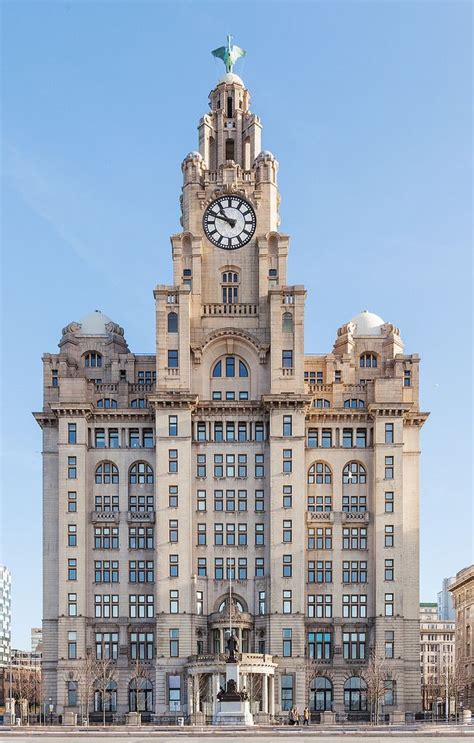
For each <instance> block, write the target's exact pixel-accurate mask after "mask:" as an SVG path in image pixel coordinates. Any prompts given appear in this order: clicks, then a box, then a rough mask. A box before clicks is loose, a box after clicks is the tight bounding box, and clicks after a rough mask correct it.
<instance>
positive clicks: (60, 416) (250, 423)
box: [35, 72, 427, 720]
mask: <svg viewBox="0 0 474 743" xmlns="http://www.w3.org/2000/svg"><path fill="white" fill-rule="evenodd" d="M209 103H210V110H209V111H208V113H206V114H205V115H204V116H203V118H202V119H201V121H200V123H199V151H195V152H194V151H193V152H191V153H190V154H189V155H188V156H187V157H186V158H185V159H184V161H183V164H182V172H183V187H182V193H181V197H180V212H181V215H180V226H179V230H178V231H177V232H176V234H174V235H172V236H171V246H172V260H173V284H172V285H171V286H165V285H162V284H158V285H157V286H156V287H155V289H154V296H155V301H156V314H155V321H156V355H149V356H146V355H143V354H134V353H132V352H131V351H130V350H129V348H128V345H127V342H126V340H125V337H124V331H123V329H122V328H121V327H119V326H118V325H116V324H115V323H114V322H113V321H111V320H110V319H109V318H108V317H106V316H105V315H104V314H102V313H101V312H97V311H96V312H93V313H92V314H90V315H87V316H86V317H85V318H83V319H82V320H81V321H80V322H71V323H70V324H69V325H67V326H66V327H65V328H64V330H63V332H62V337H61V340H60V342H59V353H55V354H49V353H47V354H45V355H44V357H43V362H44V406H43V411H42V412H41V413H36V414H35V415H36V419H37V421H38V423H39V424H40V426H41V428H42V430H43V440H44V444H43V452H44V453H43V467H44V484H43V505H44V518H43V533H44V557H43V560H44V618H43V659H44V678H45V689H44V696H45V699H47V700H48V698H49V697H51V698H52V700H53V704H54V706H55V711H57V712H58V713H63V712H67V711H76V712H79V709H80V707H81V705H83V703H84V699H83V698H81V695H82V697H83V696H84V693H85V692H84V691H83V684H81V679H83V677H84V667H85V665H86V658H89V659H95V658H97V659H99V660H100V659H110V660H111V663H110V664H109V666H110V668H109V672H108V673H109V679H108V683H107V688H106V689H105V687H104V688H99V686H98V687H97V688H96V689H95V691H94V692H93V693H92V695H91V700H92V701H91V704H92V708H93V710H94V712H95V713H96V714H99V713H100V715H101V714H102V710H103V707H104V706H105V710H106V713H107V715H108V716H109V717H110V715H117V716H118V717H119V718H120V716H122V715H124V714H126V713H127V712H129V711H132V712H133V711H136V710H137V709H138V711H141V712H142V718H144V719H147V717H148V718H149V717H151V716H157V717H160V718H170V717H172V716H174V715H177V714H179V715H182V716H185V717H186V716H188V715H195V716H196V717H195V718H194V719H203V716H206V718H207V719H211V717H212V715H213V712H214V709H215V704H216V696H217V693H218V692H219V689H220V687H221V685H222V684H223V679H224V676H225V648H226V638H227V636H228V633H229V630H230V629H232V631H233V632H234V633H235V634H236V636H237V639H238V657H239V660H240V673H241V677H242V684H241V685H244V686H245V688H246V690H247V692H248V695H249V699H250V705H251V709H252V711H253V712H254V717H255V719H256V720H268V719H269V718H273V717H278V716H285V717H286V716H287V714H288V710H289V709H290V708H291V707H292V706H293V705H295V704H297V705H298V706H299V709H300V712H301V711H302V709H303V707H304V706H305V705H306V704H308V705H309V706H310V708H311V710H312V712H313V715H314V717H315V718H316V719H317V718H318V716H319V715H320V714H321V713H322V712H324V711H333V712H335V713H337V714H338V715H348V716H349V717H353V718H357V717H363V716H364V715H365V714H367V709H368V701H367V681H366V677H367V670H366V669H367V666H368V663H369V659H370V657H371V655H373V656H375V657H376V658H378V659H379V660H380V662H381V663H383V668H384V685H385V691H384V697H383V700H382V701H383V705H384V708H383V709H384V711H385V712H390V711H395V710H398V711H410V710H411V711H413V710H417V709H419V707H420V668H419V616H418V601H419V591H418V551H419V456H420V444H419V432H420V428H421V427H422V425H423V423H424V421H425V420H426V417H427V414H426V413H421V412H420V411H419V407H418V390H419V357H418V356H417V355H406V354H405V353H404V350H403V342H402V340H401V338H400V333H399V330H398V328H397V327H395V326H394V325H392V324H391V323H386V322H384V321H383V320H382V319H381V318H380V317H378V316H377V315H374V314H372V313H370V312H367V311H364V312H362V313H360V314H358V315H356V316H355V317H354V318H353V319H352V320H351V321H350V322H348V323H347V324H346V325H343V326H342V327H341V328H339V329H338V330H337V334H336V339H335V343H334V346H333V348H332V350H331V351H330V352H329V353H327V354H324V355H320V356H316V355H309V356H308V355H307V356H305V354H304V322H305V314H304V307H305V298H306V292H305V289H304V286H302V285H296V286H289V285H288V283H287V256H288V246H289V237H288V235H285V234H282V233H280V232H279V231H278V228H279V222H280V219H279V204H280V197H279V192H278V184H277V172H278V163H277V160H276V159H275V157H274V156H273V155H272V153H271V152H268V151H267V150H262V147H261V133H262V125H261V122H260V119H259V118H258V116H256V115H255V114H253V113H251V111H250V108H249V105H250V96H249V92H248V90H247V89H246V87H245V84H244V83H243V81H242V80H241V79H240V77H238V76H237V75H236V74H233V73H232V72H227V73H226V74H225V75H224V76H223V77H222V78H221V79H220V80H219V81H218V83H217V85H216V87H215V88H214V90H212V91H211V93H210V99H209ZM150 320H151V318H150ZM364 676H365V677H364ZM153 719H156V718H155V717H153Z"/></svg>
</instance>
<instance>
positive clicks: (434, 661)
mask: <svg viewBox="0 0 474 743" xmlns="http://www.w3.org/2000/svg"><path fill="white" fill-rule="evenodd" d="M454 626H455V625H454V622H449V621H445V620H443V619H441V618H440V617H439V614H438V604H437V603H432V604H430V603H422V604H420V666H421V690H422V697H423V709H424V710H426V711H432V712H433V713H435V714H436V715H438V716H444V715H445V714H446V707H445V704H446V702H445V700H446V697H447V698H448V699H451V700H452V703H451V707H452V704H453V702H454V693H453V684H454V681H455V679H454V641H455V638H454V635H455V632H454Z"/></svg>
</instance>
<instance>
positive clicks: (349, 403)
mask: <svg viewBox="0 0 474 743" xmlns="http://www.w3.org/2000/svg"><path fill="white" fill-rule="evenodd" d="M344 407H345V408H365V401H364V400H359V399H357V398H355V397H351V398H350V399H348V400H344Z"/></svg>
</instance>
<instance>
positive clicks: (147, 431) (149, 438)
mask: <svg viewBox="0 0 474 743" xmlns="http://www.w3.org/2000/svg"><path fill="white" fill-rule="evenodd" d="M154 446H155V441H154V437H153V429H152V428H144V429H143V448H144V449H153V447H154Z"/></svg>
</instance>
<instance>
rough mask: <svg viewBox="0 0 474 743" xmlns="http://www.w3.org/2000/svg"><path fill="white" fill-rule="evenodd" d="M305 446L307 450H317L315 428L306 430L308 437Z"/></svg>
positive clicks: (316, 431)
mask: <svg viewBox="0 0 474 743" xmlns="http://www.w3.org/2000/svg"><path fill="white" fill-rule="evenodd" d="M306 446H307V447H308V449H316V448H317V446H318V429H317V428H310V429H308V437H307V443H306Z"/></svg>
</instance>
